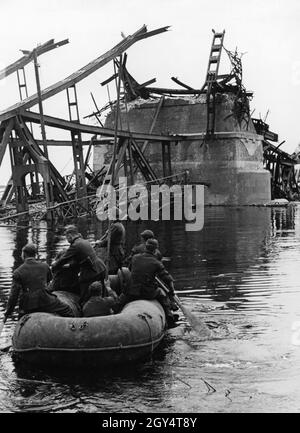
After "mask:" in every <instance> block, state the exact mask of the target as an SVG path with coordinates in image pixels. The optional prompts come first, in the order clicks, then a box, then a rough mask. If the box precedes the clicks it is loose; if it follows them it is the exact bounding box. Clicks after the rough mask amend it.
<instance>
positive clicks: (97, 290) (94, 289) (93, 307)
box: [82, 281, 118, 317]
mask: <svg viewBox="0 0 300 433" xmlns="http://www.w3.org/2000/svg"><path fill="white" fill-rule="evenodd" d="M88 292H89V296H90V298H89V300H88V301H87V302H86V303H85V304H84V305H83V307H82V314H83V316H84V317H95V316H108V315H110V314H113V313H114V309H115V308H116V307H117V299H118V296H117V294H116V293H115V292H114V290H112V289H111V288H109V287H108V288H105V287H104V286H103V284H102V283H101V282H100V281H94V282H93V283H92V284H91V285H90V286H89V288H88ZM106 293H107V295H106Z"/></svg>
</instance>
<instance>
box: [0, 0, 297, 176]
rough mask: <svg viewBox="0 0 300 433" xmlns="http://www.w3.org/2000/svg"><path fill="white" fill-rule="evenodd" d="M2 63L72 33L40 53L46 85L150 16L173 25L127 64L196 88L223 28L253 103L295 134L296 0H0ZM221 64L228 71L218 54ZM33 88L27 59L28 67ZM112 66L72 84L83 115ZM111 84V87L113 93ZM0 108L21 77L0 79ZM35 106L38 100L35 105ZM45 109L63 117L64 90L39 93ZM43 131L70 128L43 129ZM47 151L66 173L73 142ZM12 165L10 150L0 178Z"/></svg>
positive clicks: (136, 72)
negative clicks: (240, 55) (45, 95)
mask: <svg viewBox="0 0 300 433" xmlns="http://www.w3.org/2000/svg"><path fill="white" fill-rule="evenodd" d="M0 14H1V26H0V38H1V52H0V69H2V68H3V67H5V66H7V65H9V64H10V63H12V62H13V61H15V60H17V59H18V58H19V57H21V56H22V53H21V52H20V51H19V50H20V49H28V50H29V49H32V48H34V47H35V46H36V45H37V44H39V43H44V42H46V41H47V40H49V39H51V38H54V39H55V40H56V41H59V40H62V39H66V38H69V41H70V43H69V44H68V45H66V46H63V47H61V48H58V49H55V50H53V51H52V52H49V53H46V54H44V55H42V56H41V57H39V63H40V66H41V67H40V75H41V84H42V88H44V87H47V86H48V85H50V84H53V83H55V82H56V81H59V80H60V79H63V78H65V77H66V76H68V75H69V74H71V73H72V72H74V71H75V70H77V69H79V68H80V67H82V66H84V65H86V64H87V63H88V62H89V61H90V60H93V59H94V58H96V57H98V56H99V55H101V54H103V53H104V52H106V51H107V50H109V49H110V48H111V47H113V46H114V45H115V44H117V43H118V42H120V41H121V40H122V37H121V32H123V33H124V34H125V35H129V34H132V33H134V32H135V31H136V30H138V29H139V28H140V27H141V26H142V25H143V24H146V25H147V27H148V30H152V29H155V28H158V27H161V26H167V25H169V26H171V29H170V31H169V32H166V33H164V34H160V35H158V36H154V37H152V38H149V39H146V40H142V41H140V42H138V43H136V44H135V45H133V46H132V47H131V48H129V50H128V52H127V53H128V61H127V67H128V69H129V72H130V73H131V74H132V75H133V76H134V77H135V78H136V79H137V81H139V82H144V81H147V80H149V79H151V78H156V79H157V83H156V84H155V85H157V86H161V87H162V86H168V87H176V85H175V83H173V82H172V81H171V77H172V76H175V77H178V78H179V79H180V80H182V81H183V82H185V83H187V84H190V85H191V86H194V87H196V88H199V87H201V86H202V84H203V82H204V78H205V74H206V69H207V62H208V55H209V50H210V45H211V40H212V32H211V29H212V28H214V29H215V30H216V31H222V30H223V29H225V30H226V34H225V39H224V45H225V47H226V48H227V49H229V50H234V49H235V48H236V47H237V48H238V50H239V51H240V52H243V53H245V54H244V56H243V75H244V84H245V86H246V88H247V89H248V90H252V91H253V92H254V98H253V100H252V102H251V110H253V109H255V113H254V117H259V115H261V117H262V118H263V119H264V117H265V115H266V113H267V111H268V110H269V114H268V117H267V123H269V124H270V129H271V130H272V131H274V132H277V133H278V134H279V139H280V141H282V140H286V143H285V144H284V145H283V146H282V149H284V150H286V151H288V152H293V151H294V149H295V147H296V146H297V144H298V143H299V142H300V113H299V105H300V50H299V42H300V26H299V22H300V2H299V1H298V0H285V1H283V0H263V1H257V0H227V1H226V2H225V1H224V0H215V1H204V0H123V1H122V0H110V1H107V0H26V1H23V0H0ZM220 72H221V73H226V72H229V65H228V62H227V60H226V58H225V56H223V62H221V69H220ZM26 74H27V80H28V90H29V94H33V93H35V92H36V89H35V82H34V71H33V67H32V65H28V66H27V67H26ZM111 74H112V65H111V64H110V65H108V66H106V67H104V68H102V69H99V70H98V71H97V72H95V73H94V74H92V75H91V76H90V77H88V78H87V79H85V80H84V81H82V82H80V83H79V84H78V85H77V91H78V98H79V104H80V115H81V120H82V121H83V122H85V123H89V122H91V121H88V120H87V119H85V120H83V117H84V116H86V115H87V114H89V113H91V112H92V110H93V108H94V107H93V103H92V100H91V97H90V92H93V94H94V96H95V98H96V100H97V103H98V105H99V106H103V105H105V103H106V102H107V100H108V98H107V89H106V88H102V87H101V86H100V82H101V81H103V80H105V79H106V78H108V77H109V76H110V75H111ZM113 91H114V89H113V86H111V94H112V96H113ZM0 92H1V98H0V109H4V108H6V107H8V106H10V105H12V104H13V103H15V102H18V100H19V94H18V87H17V78H16V75H15V74H14V75H12V76H10V77H8V78H7V79H5V80H3V81H1V82H0ZM33 109H34V110H36V111H37V107H34V108H33ZM44 112H45V114H49V115H55V116H58V117H64V118H66V119H67V118H68V110H67V102H66V92H65V91H64V92H62V93H61V94H59V95H57V96H54V97H53V98H50V99H49V100H47V101H45V102H44ZM47 137H48V138H68V134H67V135H65V136H61V133H60V132H59V133H58V132H57V131H55V130H53V129H47ZM50 156H51V158H52V159H53V161H54V162H55V164H56V165H57V167H58V168H59V169H60V170H61V171H62V172H63V174H67V173H69V172H71V171H72V165H71V152H70V150H66V149H56V150H55V151H53V150H52V151H51V152H50ZM9 175H10V162H9V158H8V155H6V156H5V159H4V162H3V163H2V166H1V168H0V184H3V183H5V182H6V180H7V178H8V177H9Z"/></svg>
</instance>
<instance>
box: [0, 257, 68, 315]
mask: <svg viewBox="0 0 300 433" xmlns="http://www.w3.org/2000/svg"><path fill="white" fill-rule="evenodd" d="M51 277H52V274H51V270H50V268H49V266H48V265H47V263H42V262H39V261H37V260H36V259H35V258H33V257H29V258H26V259H25V261H24V263H23V264H22V265H21V266H19V267H18V268H17V269H16V270H15V271H14V273H13V281H12V287H11V291H10V295H9V299H8V303H7V308H6V312H5V316H9V315H11V314H12V312H13V310H14V308H15V306H16V304H17V302H18V299H19V315H20V316H22V315H24V314H27V313H32V312H37V311H41V312H42V311H43V312H47V313H56V314H59V315H61V316H74V314H73V312H72V310H71V309H70V308H69V306H68V305H66V304H64V303H63V302H61V301H60V300H59V299H58V298H57V296H56V295H54V294H52V293H50V292H49V291H48V290H47V284H48V283H49V282H50V280H51Z"/></svg>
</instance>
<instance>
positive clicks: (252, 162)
mask: <svg viewBox="0 0 300 433" xmlns="http://www.w3.org/2000/svg"><path fill="white" fill-rule="evenodd" d="M167 30H168V27H163V28H160V29H156V30H153V31H147V28H146V27H145V26H143V27H142V28H141V29H139V30H138V31H137V32H135V33H134V34H133V35H131V36H128V37H124V38H123V40H122V41H121V42H120V43H119V44H117V45H116V46H115V47H113V48H112V49H111V50H109V51H108V52H106V53H105V54H103V55H101V56H100V57H98V58H97V59H95V60H93V61H92V62H90V63H89V64H88V65H86V66H85V67H83V68H81V69H80V70H78V71H77V72H75V73H73V74H72V75H70V76H69V77H67V78H65V79H64V80H62V81H60V82H58V83H55V84H54V85H52V86H50V87H48V88H46V89H44V90H41V89H40V83H39V75H38V67H37V66H38V65H37V57H38V56H39V55H41V54H43V53H45V52H47V51H49V50H51V49H54V48H57V47H59V46H62V45H65V44H66V43H68V40H65V41H61V42H58V43H55V42H54V40H51V41H48V42H46V43H45V44H43V45H40V46H39V47H37V48H35V49H34V50H33V51H31V52H24V56H23V57H22V58H21V59H19V60H18V61H16V62H15V63H13V64H12V65H10V66H9V67H7V68H5V69H4V70H2V71H0V79H2V78H4V77H5V76H7V75H9V74H12V73H15V72H16V73H17V77H18V85H19V90H20V97H21V102H19V103H16V104H15V105H13V106H12V107H9V108H7V109H6V110H4V111H2V112H0V122H1V124H0V140H1V143H0V164H1V162H2V160H3V156H4V154H5V151H6V148H9V152H10V159H11V166H12V176H11V179H10V181H9V182H8V184H7V186H6V188H5V190H4V193H3V196H2V198H1V202H0V203H1V208H0V209H1V212H2V214H3V215H4V216H3V217H2V218H1V220H7V219H12V218H16V217H18V216H20V215H28V213H30V203H32V202H33V203H37V202H40V201H41V200H42V201H43V202H44V207H41V208H38V210H36V208H35V210H34V211H33V213H36V214H38V215H39V217H44V216H47V217H48V218H56V217H63V218H66V217H69V216H71V217H72V216H76V215H82V214H86V213H88V212H91V211H95V206H96V205H97V199H96V190H97V188H99V187H101V185H104V184H105V183H111V184H113V185H114V186H115V185H117V184H118V177H119V175H123V176H124V175H125V176H126V177H127V178H128V182H129V184H134V183H135V182H136V181H137V180H138V181H139V182H140V181H141V180H143V181H144V183H145V184H147V185H149V184H154V183H156V184H162V183H166V182H167V183H170V184H172V183H176V184H178V183H179V184H180V183H181V184H183V183H192V184H203V185H205V204H211V205H251V204H257V205H263V204H266V203H268V202H269V201H270V200H271V199H274V198H287V199H289V200H295V199H299V187H298V181H297V179H296V175H295V165H296V164H297V163H298V156H297V155H289V154H287V153H286V152H284V151H282V150H281V149H280V146H281V145H282V144H283V142H282V143H280V144H277V142H278V135H277V134H275V133H273V132H271V131H270V130H269V126H268V125H267V124H266V123H265V122H264V121H262V120H261V119H255V118H252V116H251V113H250V108H249V100H250V99H251V97H252V92H248V91H247V90H246V89H245V87H244V86H243V83H242V63H241V58H240V56H239V55H238V53H237V51H235V52H230V51H228V50H226V49H225V47H224V44H223V41H224V35H225V31H223V32H221V33H217V32H215V31H213V39H212V45H211V50H210V54H209V61H208V68H207V73H206V79H205V82H204V84H203V86H202V87H199V88H198V89H195V88H192V87H191V86H189V85H187V84H185V83H182V82H181V81H180V80H178V79H177V78H175V77H172V80H173V81H174V82H175V83H176V84H177V85H178V86H179V87H178V88H176V89H174V88H173V89H168V88H158V87H153V86H152V85H153V83H154V82H155V81H156V80H155V79H151V80H149V81H147V82H146V83H143V84H139V83H138V82H137V81H136V80H135V79H134V78H133V76H132V75H131V74H130V73H129V72H128V70H127V68H126V60H127V54H126V53H125V51H126V50H127V49H128V48H129V47H130V46H131V45H132V44H134V43H136V42H138V41H140V40H141V39H145V38H148V37H151V36H155V35H158V34H160V33H163V32H165V31H167ZM224 51H225V53H226V54H227V55H228V56H229V59H230V62H231V71H230V72H229V73H228V74H225V75H221V74H219V65H220V59H221V54H222V52H224ZM30 61H34V65H35V72H36V84H37V94H35V95H32V96H30V97H28V95H27V87H26V76H25V69H24V67H25V66H26V64H28V63H29V62H30ZM110 61H112V62H113V65H114V70H115V73H114V74H113V76H112V77H110V78H108V79H106V80H105V81H103V82H102V85H107V84H108V83H109V82H112V81H114V82H115V83H116V94H117V99H116V101H114V102H111V101H110V102H109V104H107V105H106V106H104V107H103V108H102V109H100V110H99V109H98V107H97V104H96V101H95V100H94V98H93V101H94V103H95V106H96V111H94V112H93V113H92V114H90V115H88V116H86V118H88V117H94V118H95V119H96V120H97V122H98V125H94V126H93V125H92V126H91V125H87V124H84V123H81V122H80V119H79V110H78V100H77V93H76V84H77V83H78V82H79V81H81V80H82V79H84V78H85V77H87V76H88V75H90V74H91V73H93V72H95V71H96V70H98V69H99V68H101V67H102V66H104V65H105V64H107V63H108V62H110ZM63 90H66V92H67V102H68V109H69V120H65V119H61V118H57V117H52V116H48V115H46V114H44V113H43V105H42V101H43V100H45V99H47V98H49V97H51V96H53V95H55V94H57V93H59V92H61V91H63ZM35 105H38V107H39V110H38V112H33V111H30V110H29V109H31V108H32V107H33V106H35ZM107 109H109V114H108V115H107V117H106V121H105V125H103V124H102V122H101V119H100V116H101V114H102V113H104V112H105V110H107ZM32 123H37V124H39V125H40V126H41V132H42V140H38V139H36V138H35V137H34V136H33V133H32V128H31V127H30V125H31V124H32ZM46 126H50V127H54V128H58V129H62V130H65V131H69V132H70V135H71V140H70V141H59V140H50V139H48V138H46V129H45V127H46ZM82 134H89V135H90V137H91V138H90V140H88V141H83V140H82ZM49 146H70V147H71V148H72V152H73V161H74V170H73V173H72V174H71V175H70V176H68V177H63V176H62V175H61V174H60V173H59V171H58V170H57V169H56V168H55V166H54V165H53V163H52V162H51V161H50V159H49V157H48V147H49ZM84 146H86V147H87V152H86V155H85V156H84V153H83V149H84ZM92 147H94V164H93V169H91V168H90V165H89V158H90V155H91V149H92ZM12 206H14V207H15V208H16V210H15V211H14V212H12V210H11V209H12ZM31 213H32V212H31Z"/></svg>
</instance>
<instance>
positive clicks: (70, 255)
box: [52, 244, 77, 269]
mask: <svg viewBox="0 0 300 433" xmlns="http://www.w3.org/2000/svg"><path fill="white" fill-rule="evenodd" d="M76 255H77V249H76V246H75V245H74V244H72V245H70V246H69V248H68V249H67V251H66V252H65V253H64V254H63V255H62V256H61V257H60V258H59V259H58V260H56V261H55V262H54V263H52V268H53V269H54V268H57V267H59V266H62V265H64V264H65V263H68V262H70V261H71V260H74V261H76Z"/></svg>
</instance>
